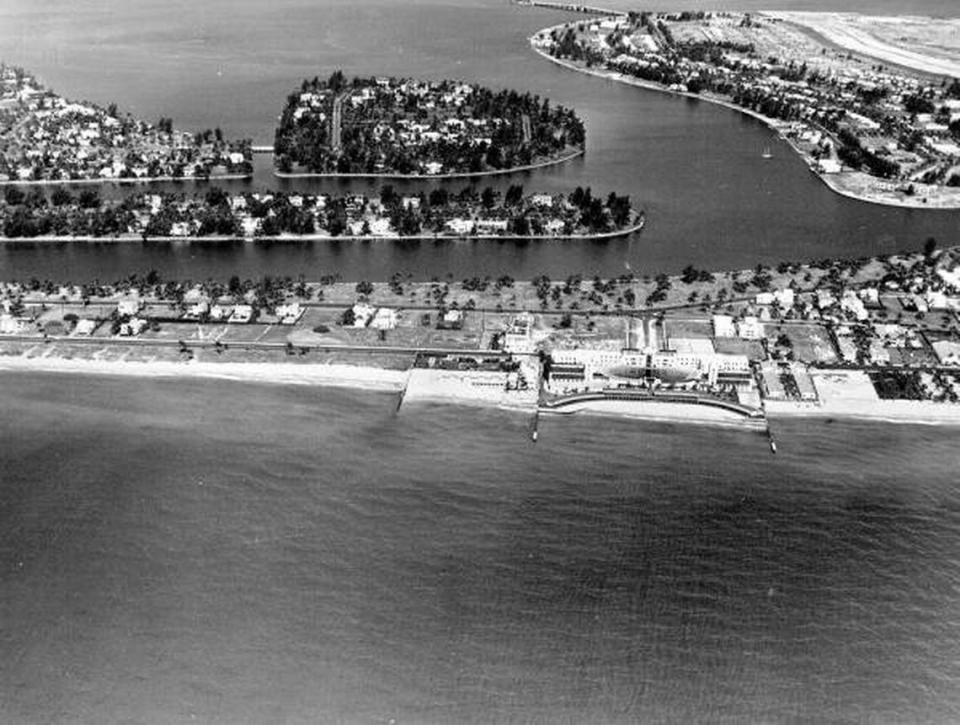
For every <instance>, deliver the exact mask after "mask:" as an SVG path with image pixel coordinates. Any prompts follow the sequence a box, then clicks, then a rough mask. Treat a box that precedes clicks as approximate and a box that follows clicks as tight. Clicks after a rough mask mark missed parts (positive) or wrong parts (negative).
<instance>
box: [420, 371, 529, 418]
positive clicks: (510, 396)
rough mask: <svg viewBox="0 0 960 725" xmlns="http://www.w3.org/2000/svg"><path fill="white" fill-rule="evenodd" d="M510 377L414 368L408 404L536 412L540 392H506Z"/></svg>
mask: <svg viewBox="0 0 960 725" xmlns="http://www.w3.org/2000/svg"><path fill="white" fill-rule="evenodd" d="M506 383H507V374H506V373H500V372H480V371H472V372H461V371H456V370H436V369H433V370H430V369H424V368H414V369H413V370H411V371H410V377H409V382H408V384H407V392H406V395H405V396H404V405H407V404H408V403H410V404H413V403H416V402H418V401H430V402H444V403H461V404H467V405H483V406H494V407H500V408H517V409H522V410H529V411H531V412H532V411H534V410H536V407H537V400H538V393H537V390H536V389H530V390H524V391H516V390H512V391H508V390H506Z"/></svg>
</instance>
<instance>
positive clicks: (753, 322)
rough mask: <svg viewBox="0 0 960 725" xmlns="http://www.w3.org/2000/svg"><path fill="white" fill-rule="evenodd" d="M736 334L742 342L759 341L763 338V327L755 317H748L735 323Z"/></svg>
mask: <svg viewBox="0 0 960 725" xmlns="http://www.w3.org/2000/svg"><path fill="white" fill-rule="evenodd" d="M737 333H738V334H739V336H740V337H742V338H743V339H744V340H759V339H760V338H762V337H763V325H761V324H760V321H759V320H758V319H757V318H756V317H754V316H751V315H748V316H746V317H744V318H743V319H742V320H740V322H739V323H737Z"/></svg>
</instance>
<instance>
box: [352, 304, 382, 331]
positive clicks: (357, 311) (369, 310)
mask: <svg viewBox="0 0 960 725" xmlns="http://www.w3.org/2000/svg"><path fill="white" fill-rule="evenodd" d="M375 312H376V310H375V309H374V308H373V307H372V306H371V305H368V304H367V303H366V302H358V303H357V304H355V305H354V306H353V326H354V327H358V328H359V327H366V326H367V325H368V324H370V320H372V319H373V315H374V313H375Z"/></svg>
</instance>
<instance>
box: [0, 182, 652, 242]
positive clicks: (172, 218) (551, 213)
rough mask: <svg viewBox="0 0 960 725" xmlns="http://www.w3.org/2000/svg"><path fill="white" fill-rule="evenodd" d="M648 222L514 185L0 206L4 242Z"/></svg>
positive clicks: (586, 200) (559, 233)
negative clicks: (369, 193)
mask: <svg viewBox="0 0 960 725" xmlns="http://www.w3.org/2000/svg"><path fill="white" fill-rule="evenodd" d="M643 224H644V215H643V213H642V212H639V211H636V210H635V209H634V208H633V206H632V204H631V203H630V199H629V197H627V196H619V195H617V194H616V193H614V192H611V193H610V194H609V195H607V196H606V197H600V196H594V194H593V192H592V191H591V190H590V189H589V188H587V189H583V188H580V187H578V188H576V189H575V190H574V191H573V193H571V194H569V195H565V194H544V193H536V194H525V193H524V190H523V186H521V185H519V184H514V185H511V186H510V187H509V188H508V189H507V191H506V192H505V193H503V194H501V193H500V192H498V191H495V190H494V189H493V188H492V187H486V188H485V189H483V190H482V191H480V190H477V189H475V188H473V187H469V186H468V187H466V188H464V189H463V190H462V191H460V192H456V193H454V192H450V191H448V190H447V189H446V188H443V187H441V188H437V189H434V190H432V191H431V192H429V193H425V192H420V193H417V194H413V193H407V194H401V193H399V192H397V191H396V190H395V189H394V187H393V186H391V185H389V184H388V185H386V186H384V187H383V189H382V190H381V191H380V195H379V197H374V198H370V197H367V196H365V195H362V194H350V195H328V194H320V195H313V194H300V193H286V192H282V191H269V192H267V191H264V192H248V193H243V194H229V193H227V192H226V191H224V190H223V189H221V188H219V187H212V188H210V189H208V190H207V191H206V192H205V193H203V194H199V193H197V194H193V195H192V196H187V195H185V194H183V193H170V192H150V193H137V194H130V195H128V196H126V197H125V198H123V199H112V200H105V199H102V198H101V197H100V194H99V193H98V192H97V190H96V189H94V188H86V189H83V190H81V191H80V192H79V193H78V194H77V195H74V194H72V193H71V192H70V191H69V189H67V188H65V187H63V186H57V187H55V188H54V189H53V190H52V191H51V193H50V194H49V196H48V195H47V194H45V193H44V190H43V189H39V188H33V189H31V190H29V191H26V192H25V191H23V190H21V189H19V188H17V187H15V186H10V187H7V189H6V190H5V192H4V194H3V197H2V200H0V231H2V235H0V242H16V241H31V242H37V241H51V242H69V241H74V242H80V241H132V242H139V241H147V240H194V239H195V240H207V241H215V240H224V241H230V240H235V239H247V240H258V241H271V240H273V241H298V240H332V239H382V240H390V239H439V238H454V239H500V240H506V239H533V238H551V239H604V238H610V237H618V236H625V235H628V234H631V233H633V232H636V231H640V229H642V227H643Z"/></svg>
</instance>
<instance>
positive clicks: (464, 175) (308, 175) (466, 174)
mask: <svg viewBox="0 0 960 725" xmlns="http://www.w3.org/2000/svg"><path fill="white" fill-rule="evenodd" d="M585 153H586V149H585V148H580V149H574V150H573V151H571V152H570V153H568V154H565V155H563V156H560V157H558V158H556V159H549V160H547V161H539V162H537V163H535V164H525V165H524V166H514V167H511V168H509V169H494V170H492V171H463V172H460V173H455V174H400V173H396V174H389V173H378V174H362V173H357V174H352V173H340V172H326V173H315V172H308V171H304V172H292V171H291V172H283V171H276V170H274V172H273V175H274V176H275V177H276V178H278V179H394V180H396V179H400V180H402V179H411V180H426V179H472V178H480V177H484V176H506V175H508V174H517V173H522V172H525V171H534V170H536V169H545V168H547V167H550V166H557V165H558V164H563V163H566V162H567V161H572V160H573V159H575V158H578V157H580V156H583V155H584V154H585Z"/></svg>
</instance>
